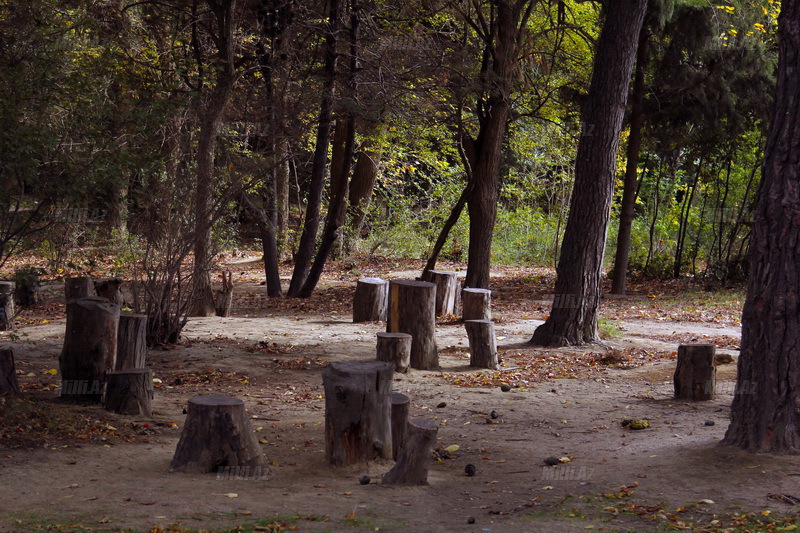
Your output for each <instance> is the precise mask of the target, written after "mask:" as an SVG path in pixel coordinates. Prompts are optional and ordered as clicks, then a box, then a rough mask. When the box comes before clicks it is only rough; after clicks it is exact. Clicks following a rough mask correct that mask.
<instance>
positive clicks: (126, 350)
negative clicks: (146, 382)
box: [114, 311, 147, 370]
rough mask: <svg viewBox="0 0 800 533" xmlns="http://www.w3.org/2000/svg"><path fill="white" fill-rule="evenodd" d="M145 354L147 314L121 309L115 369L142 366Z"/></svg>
mask: <svg viewBox="0 0 800 533" xmlns="http://www.w3.org/2000/svg"><path fill="white" fill-rule="evenodd" d="M146 356H147V315H137V314H136V313H130V312H127V311H123V312H122V313H120V315H119V328H118V329H117V362H116V364H115V366H114V369H115V370H130V369H133V368H144V366H145V358H146Z"/></svg>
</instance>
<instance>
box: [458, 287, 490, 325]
mask: <svg viewBox="0 0 800 533" xmlns="http://www.w3.org/2000/svg"><path fill="white" fill-rule="evenodd" d="M461 306H462V309H463V311H462V313H461V316H462V318H463V319H464V320H491V319H492V291H490V290H489V289H469V288H468V289H464V290H463V291H462V292H461Z"/></svg>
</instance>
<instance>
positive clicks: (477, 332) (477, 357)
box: [464, 320, 498, 370]
mask: <svg viewBox="0 0 800 533" xmlns="http://www.w3.org/2000/svg"><path fill="white" fill-rule="evenodd" d="M464 327H465V328H466V330H467V338H468V339H469V366H473V367H476V368H489V369H491V370H497V365H498V361H497V339H496V338H495V335H494V322H492V321H491V320H465V321H464Z"/></svg>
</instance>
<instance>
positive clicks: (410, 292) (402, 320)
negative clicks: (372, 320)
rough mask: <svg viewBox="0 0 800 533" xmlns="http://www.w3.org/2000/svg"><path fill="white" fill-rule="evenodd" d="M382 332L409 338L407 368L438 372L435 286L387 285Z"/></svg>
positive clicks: (403, 282)
mask: <svg viewBox="0 0 800 533" xmlns="http://www.w3.org/2000/svg"><path fill="white" fill-rule="evenodd" d="M386 331H387V332H389V333H408V334H409V335H411V368H414V369H417V370H438V369H439V353H438V351H437V349H436V285H434V284H433V283H428V282H427V281H412V280H404V279H401V280H392V281H390V282H389V313H388V317H387V321H386Z"/></svg>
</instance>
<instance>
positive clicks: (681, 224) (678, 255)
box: [672, 157, 703, 278]
mask: <svg viewBox="0 0 800 533" xmlns="http://www.w3.org/2000/svg"><path fill="white" fill-rule="evenodd" d="M702 168H703V158H702V157H701V158H700V161H699V162H698V163H697V172H696V173H695V176H694V181H693V182H692V185H691V188H690V189H689V190H687V191H686V192H685V193H684V197H683V206H681V217H680V219H679V220H678V242H677V244H676V246H675V262H674V263H673V266H672V276H673V277H675V278H679V277H681V269H682V268H683V250H684V248H685V246H686V231H687V229H688V227H689V215H690V214H691V212H692V203H693V202H694V193H695V192H696V191H697V184H698V182H699V181H700V172H701V170H702Z"/></svg>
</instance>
